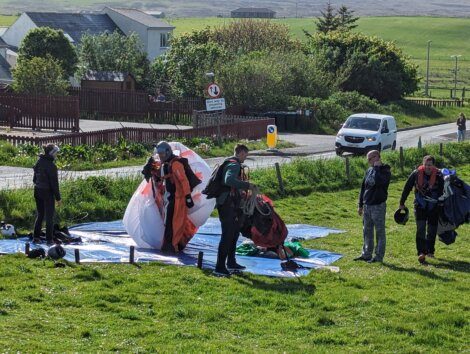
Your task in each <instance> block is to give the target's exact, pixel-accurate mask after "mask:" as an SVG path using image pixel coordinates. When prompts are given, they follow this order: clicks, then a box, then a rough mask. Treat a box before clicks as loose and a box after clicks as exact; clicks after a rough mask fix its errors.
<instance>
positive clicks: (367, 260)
mask: <svg viewBox="0 0 470 354" xmlns="http://www.w3.org/2000/svg"><path fill="white" fill-rule="evenodd" d="M353 260H354V261H365V262H369V261H370V260H372V258H366V257H364V256H363V255H360V256H359V257H356V258H354V259H353Z"/></svg>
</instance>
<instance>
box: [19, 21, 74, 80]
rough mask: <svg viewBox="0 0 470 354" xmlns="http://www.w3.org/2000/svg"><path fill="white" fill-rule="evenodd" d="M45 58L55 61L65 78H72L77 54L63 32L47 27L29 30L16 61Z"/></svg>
mask: <svg viewBox="0 0 470 354" xmlns="http://www.w3.org/2000/svg"><path fill="white" fill-rule="evenodd" d="M47 56H51V57H52V58H54V59H56V60H57V62H58V63H59V65H60V66H61V67H62V69H63V72H64V75H65V76H66V77H68V76H73V74H74V72H75V69H76V65H77V53H76V51H75V48H74V46H73V45H72V44H71V43H70V41H69V40H68V39H67V37H65V35H64V32H62V30H55V29H52V28H49V27H38V28H34V29H32V30H30V31H29V32H28V33H27V34H26V36H25V37H24V39H23V41H22V42H21V45H20V49H19V52H18V60H22V59H25V60H29V59H32V58H34V57H41V58H45V57H47Z"/></svg>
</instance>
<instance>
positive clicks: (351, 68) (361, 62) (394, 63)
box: [310, 32, 419, 102]
mask: <svg viewBox="0 0 470 354" xmlns="http://www.w3.org/2000/svg"><path fill="white" fill-rule="evenodd" d="M310 53H311V54H312V55H313V56H314V57H315V60H316V62H317V64H318V65H319V67H320V68H321V69H322V70H323V71H325V72H328V73H330V74H331V75H334V76H335V77H336V78H337V82H336V86H337V87H338V88H340V89H341V90H342V91H358V92H359V93H361V94H363V95H366V96H368V97H371V98H375V99H377V100H378V101H379V102H385V101H390V100H396V99H399V98H401V97H403V96H404V95H407V94H411V93H413V92H414V91H416V90H417V88H418V83H419V79H418V74H417V67H416V65H414V64H413V63H411V61H410V60H409V58H408V57H407V56H405V55H404V54H403V52H402V51H401V50H400V49H399V48H398V47H397V46H396V45H395V44H394V43H393V42H386V41H384V40H382V39H380V38H377V37H368V36H365V35H362V34H359V33H352V32H345V33H340V32H329V33H327V34H321V33H317V34H315V36H313V37H312V38H311V41H310Z"/></svg>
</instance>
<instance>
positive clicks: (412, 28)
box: [0, 16, 470, 97]
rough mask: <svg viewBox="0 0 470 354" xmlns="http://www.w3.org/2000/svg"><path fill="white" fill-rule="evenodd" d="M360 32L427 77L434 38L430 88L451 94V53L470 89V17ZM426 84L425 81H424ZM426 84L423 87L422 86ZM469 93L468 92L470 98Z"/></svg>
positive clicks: (194, 21) (185, 25)
mask: <svg viewBox="0 0 470 354" xmlns="http://www.w3.org/2000/svg"><path fill="white" fill-rule="evenodd" d="M15 18H16V17H15V16H0V25H2V26H8V25H10V24H11V23H12V22H13V21H14V19H15ZM167 20H168V21H169V22H170V23H171V24H173V25H174V26H176V30H175V34H176V35H178V34H180V33H184V32H188V31H191V30H193V29H201V28H204V27H206V26H217V25H221V24H224V23H228V22H230V21H232V20H231V19H230V18H175V19H171V18H170V19H167ZM274 21H276V22H279V23H284V24H287V25H288V26H289V27H290V30H291V32H292V35H293V36H294V37H296V38H299V39H300V40H305V38H306V37H305V35H304V34H303V30H304V29H305V30H307V31H310V32H314V30H315V25H314V19H313V18H298V19H296V18H286V19H277V20H274ZM358 24H359V26H358V27H357V30H358V31H361V32H364V33H366V34H369V35H374V36H378V37H381V38H383V39H386V40H389V41H395V42H396V43H397V45H398V46H399V47H400V48H402V49H403V51H404V52H405V53H406V54H407V55H409V56H411V57H412V58H413V60H414V61H415V62H416V64H417V65H418V66H419V74H420V76H422V77H425V76H426V55H427V41H428V40H431V41H432V43H431V52H430V87H431V93H432V94H433V95H434V96H436V97H449V96H450V93H449V90H438V89H434V88H435V87H445V88H447V87H448V88H451V87H453V84H454V74H453V72H451V70H454V68H455V61H454V59H452V58H451V57H450V56H451V55H455V54H457V55H461V57H459V61H458V70H459V71H458V77H457V80H458V84H457V87H458V88H462V87H464V86H465V87H467V88H469V89H470V42H469V41H468V38H467V36H468V35H467V34H468V33H470V21H469V20H468V19H467V18H439V17H363V18H361V19H360V20H359V21H358ZM423 85H424V83H423ZM423 87H424V86H423ZM459 95H460V93H459ZM469 96H470V95H467V97H469Z"/></svg>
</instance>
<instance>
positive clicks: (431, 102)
mask: <svg viewBox="0 0 470 354" xmlns="http://www.w3.org/2000/svg"><path fill="white" fill-rule="evenodd" d="M406 100H407V101H410V102H413V103H416V104H419V105H420V106H426V107H462V106H463V103H464V100H459V99H453V100H436V99H429V98H406Z"/></svg>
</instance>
